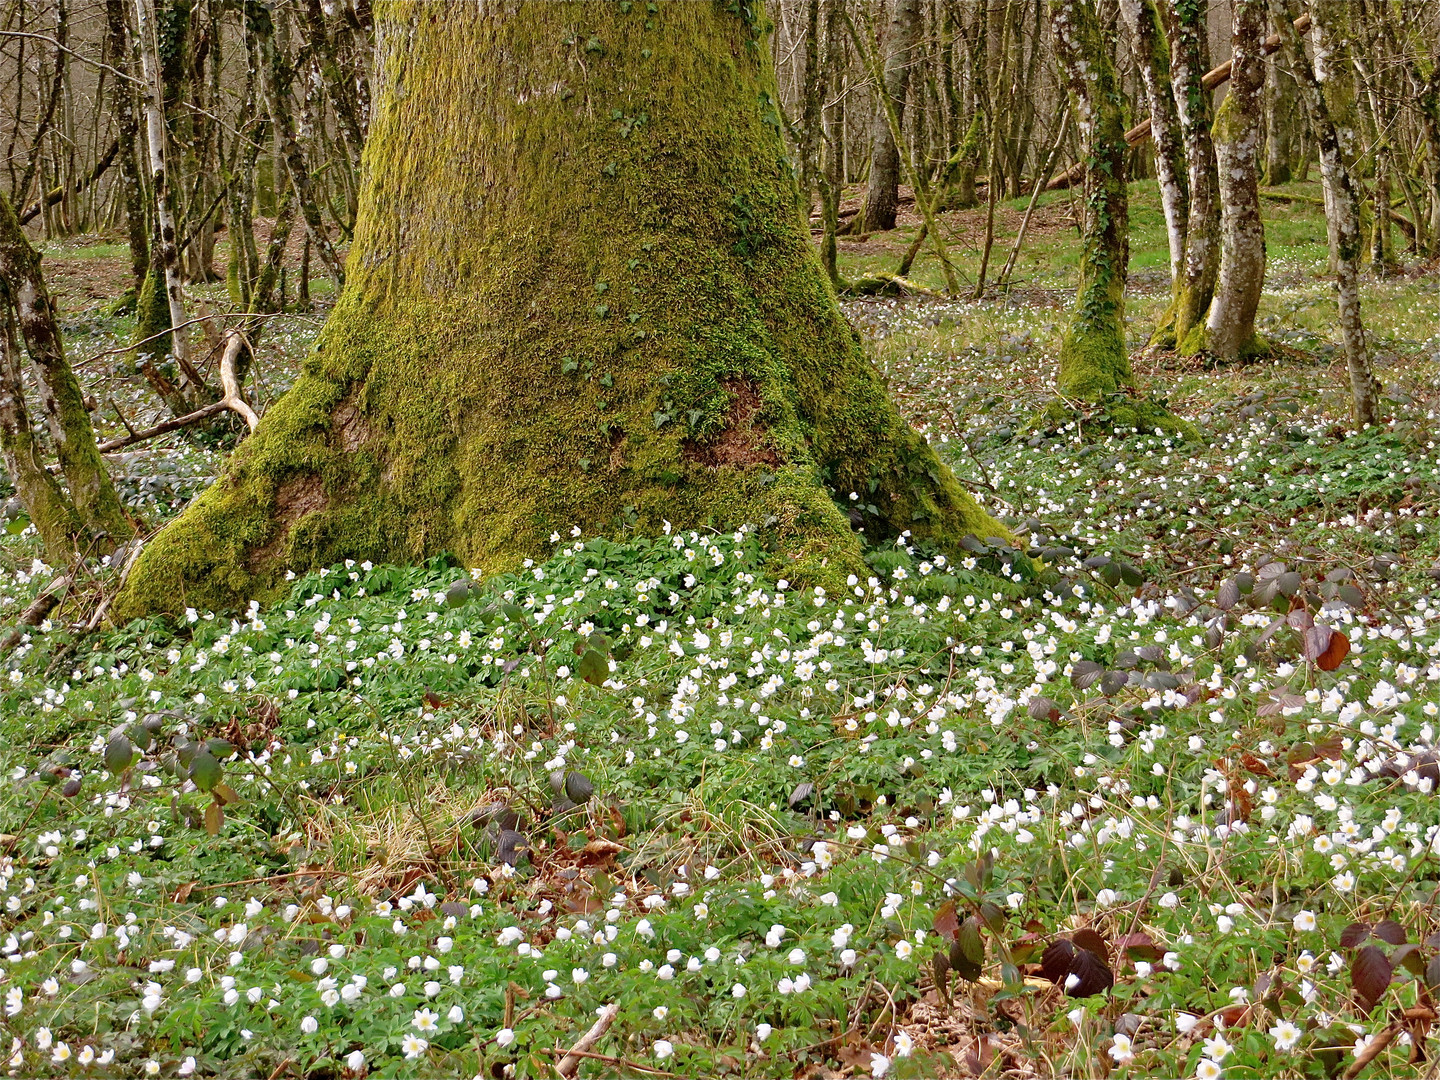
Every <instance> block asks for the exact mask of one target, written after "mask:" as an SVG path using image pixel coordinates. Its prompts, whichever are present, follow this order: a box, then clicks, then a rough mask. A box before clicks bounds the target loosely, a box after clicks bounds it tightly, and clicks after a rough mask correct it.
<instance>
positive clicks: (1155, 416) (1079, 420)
mask: <svg viewBox="0 0 1440 1080" xmlns="http://www.w3.org/2000/svg"><path fill="white" fill-rule="evenodd" d="M1070 424H1074V425H1076V426H1078V427H1079V429H1080V433H1081V435H1082V436H1083V437H1084V438H1086V439H1099V438H1106V437H1109V436H1114V435H1121V436H1124V435H1133V434H1140V435H1160V436H1162V437H1164V436H1168V437H1170V438H1173V439H1180V440H1182V441H1185V442H1201V441H1203V438H1204V437H1203V436H1202V435H1201V434H1200V429H1199V428H1197V427H1196V426H1195V425H1194V424H1192V423H1191V422H1190V421H1189V420H1186V419H1183V418H1182V417H1179V416H1176V415H1175V414H1174V413H1172V412H1171V411H1170V410H1169V409H1168V408H1166V406H1165V405H1164V404H1163V403H1162V402H1159V401H1156V400H1154V399H1153V398H1148V397H1144V396H1142V395H1139V394H1133V393H1130V394H1126V393H1120V394H1112V395H1110V396H1108V397H1106V398H1104V399H1102V400H1101V401H1100V402H1098V403H1095V404H1093V405H1081V404H1079V403H1077V402H1075V401H1071V400H1067V399H1065V398H1058V397H1057V398H1053V399H1052V400H1051V401H1050V402H1049V403H1048V404H1047V405H1046V406H1045V407H1044V408H1042V409H1041V410H1040V411H1039V412H1038V413H1037V414H1036V415H1035V418H1034V420H1033V421H1032V422H1031V426H1032V428H1036V429H1039V430H1042V431H1058V430H1060V429H1062V428H1064V427H1066V426H1067V425H1070Z"/></svg>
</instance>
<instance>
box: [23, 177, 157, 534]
mask: <svg viewBox="0 0 1440 1080" xmlns="http://www.w3.org/2000/svg"><path fill="white" fill-rule="evenodd" d="M0 304H3V305H4V306H6V307H8V308H11V309H13V311H14V315H15V323H16V325H17V326H18V328H19V331H20V336H21V338H23V339H24V342H25V350H26V352H27V353H29V355H30V359H31V360H32V361H33V362H34V364H35V370H36V372H37V373H38V374H39V376H40V377H39V379H38V380H37V387H36V388H37V390H38V391H39V397H40V401H41V404H42V407H43V409H44V413H45V419H46V422H47V426H48V428H49V431H50V440H51V442H52V443H53V444H54V446H55V453H56V456H57V457H58V458H59V459H60V471H61V473H62V474H63V475H64V477H65V484H66V486H67V487H68V488H69V501H70V502H71V504H72V505H73V507H74V511H75V513H74V519H75V520H76V521H78V523H79V525H80V527H81V529H82V530H84V531H85V532H87V533H89V534H90V540H88V541H87V543H86V544H83V545H81V546H82V548H83V547H86V546H91V545H92V544H93V547H94V549H95V550H99V551H110V550H112V549H113V548H114V547H115V545H116V544H118V543H120V542H121V541H122V540H125V539H126V538H128V537H129V536H130V535H131V534H132V532H133V531H134V530H133V529H132V528H131V525H130V522H129V520H128V519H127V517H126V516H125V512H124V510H122V509H121V507H120V499H119V497H118V496H117V495H116V494H115V487H114V485H113V484H112V483H111V482H110V474H109V472H108V471H107V470H106V468H105V462H104V461H103V460H102V459H101V457H100V451H99V449H98V448H97V447H96V443H95V429H94V427H93V426H92V425H91V423H90V412H89V410H88V409H86V407H85V396H84V394H83V393H82V392H81V390H80V383H79V382H78V381H77V380H76V378H75V373H74V371H72V370H71V368H70V364H69V362H68V361H67V360H66V359H65V348H64V344H63V342H62V341H61V338H60V330H59V327H58V326H57V325H56V323H55V307H54V304H53V303H52V302H51V300H50V294H49V292H48V291H47V290H46V288H45V279H44V277H43V276H42V274H41V273H40V254H39V252H37V251H36V250H35V249H34V248H33V247H31V245H30V242H29V241H28V240H27V239H26V238H25V234H24V233H23V232H22V231H21V228H20V222H19V220H18V219H17V218H16V216H15V211H14V209H13V208H12V207H11V206H10V202H9V200H8V199H6V198H5V197H4V196H3V195H0ZM7 348H8V346H7ZM9 362H10V363H12V364H13V363H16V361H15V360H14V358H12V359H11V361H9ZM17 377H18V372H17ZM12 382H13V380H12V379H11V377H9V376H7V383H12ZM16 389H18V387H16V386H14V385H12V386H10V387H9V389H7V393H9V392H12V391H14V390H16ZM11 409H12V410H23V393H22V394H21V395H20V401H19V402H18V403H17V404H16V405H13V406H11ZM13 415H14V416H15V418H16V419H15V422H16V423H19V422H20V418H21V416H22V412H20V411H14V412H13ZM16 452H17V453H18V454H20V455H21V456H24V455H25V454H26V453H28V451H27V450H26V448H25V447H24V446H23V445H19V444H17V450H16ZM32 520H34V511H32ZM43 535H44V533H43V532H42V536H43ZM77 535H78V533H77ZM50 543H51V541H50V539H49V538H47V539H46V544H47V546H49V545H50ZM71 550H72V551H73V550H75V549H74V547H72V548H71Z"/></svg>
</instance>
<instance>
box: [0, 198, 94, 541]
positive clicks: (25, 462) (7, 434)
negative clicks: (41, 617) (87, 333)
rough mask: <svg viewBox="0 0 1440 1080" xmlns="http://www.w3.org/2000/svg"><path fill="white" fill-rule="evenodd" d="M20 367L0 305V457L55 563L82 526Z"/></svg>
mask: <svg viewBox="0 0 1440 1080" xmlns="http://www.w3.org/2000/svg"><path fill="white" fill-rule="evenodd" d="M0 197H3V196H0ZM24 367H25V365H24V361H23V359H22V357H21V352H20V341H19V339H18V338H17V337H16V335H15V321H14V316H13V313H12V312H11V310H10V305H9V304H8V303H0V455H3V458H4V461H5V472H6V473H7V474H9V476H10V482H11V483H13V484H14V485H15V494H16V495H17V496H18V497H19V499H20V502H21V504H22V505H23V506H24V507H25V510H26V512H27V513H28V514H29V515H30V523H31V524H32V525H34V526H35V531H36V532H37V533H38V534H39V536H40V543H41V544H42V545H43V547H44V548H45V553H46V555H47V556H48V557H49V558H50V559H51V561H52V562H60V561H63V560H68V559H69V558H70V557H71V556H72V555H73V554H74V551H75V546H76V545H75V541H76V538H77V537H79V536H80V534H81V532H82V531H83V526H82V525H81V523H80V516H79V515H78V514H76V513H75V507H74V506H72V505H71V503H70V500H69V499H67V498H66V497H65V492H64V491H63V490H61V488H60V484H59V481H57V480H56V479H55V477H53V476H52V475H50V470H49V469H47V468H45V458H44V456H43V455H42V454H41V453H40V447H39V445H38V443H37V442H36V441H35V432H34V430H33V429H32V428H31V426H30V410H29V409H28V408H27V407H26V405H25V377H24V374H23V373H24Z"/></svg>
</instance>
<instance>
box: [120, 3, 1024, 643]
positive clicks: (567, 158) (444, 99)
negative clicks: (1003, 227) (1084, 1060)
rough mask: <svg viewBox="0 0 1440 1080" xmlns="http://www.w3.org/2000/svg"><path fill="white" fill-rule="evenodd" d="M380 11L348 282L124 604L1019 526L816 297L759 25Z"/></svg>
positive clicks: (780, 558)
mask: <svg viewBox="0 0 1440 1080" xmlns="http://www.w3.org/2000/svg"><path fill="white" fill-rule="evenodd" d="M750 10H752V9H750V8H748V7H742V8H741V11H742V12H747V13H748V12H749V11H750ZM376 22H377V81H376V86H377V93H376V97H375V114H374V118H373V120H372V124H371V128H370V136H369V140H368V142H367V144H366V148H365V155H364V163H363V166H364V167H363V172H364V179H363V186H362V191H361V198H360V213H359V219H358V222H357V225H356V231H355V240H354V246H353V247H352V249H351V252H350V255H349V260H348V273H347V280H346V285H345V291H344V293H343V295H342V296H341V297H340V299H339V301H338V303H337V305H336V308H335V310H334V313H333V314H332V315H331V316H330V319H329V322H328V323H327V325H326V327H325V330H324V333H323V335H322V338H321V340H320V342H319V343H318V344H317V346H316V350H315V352H314V354H313V355H312V356H311V357H310V358H309V359H308V360H307V362H306V364H305V366H304V369H303V371H302V373H301V375H300V377H299V379H298V380H297V382H296V384H295V386H294V388H293V389H291V390H290V391H289V393H287V394H286V395H285V396H284V397H283V398H281V399H280V400H279V401H278V402H276V403H275V405H274V406H272V408H271V409H270V411H269V412H268V413H267V414H266V416H265V418H264V420H263V421H262V423H261V424H260V427H259V428H258V430H257V431H256V432H255V433H254V434H253V435H252V436H251V437H250V438H249V439H248V440H246V441H245V442H244V443H243V444H241V446H240V448H239V449H238V450H237V452H236V454H235V456H234V457H233V458H232V460H231V462H230V464H229V466H228V468H227V470H226V472H225V475H224V476H223V477H222V478H221V479H220V480H219V481H218V482H217V483H216V484H215V485H214V486H213V487H212V488H210V489H209V490H208V491H206V492H205V493H203V494H202V495H201V496H200V497H199V498H198V499H197V500H196V502H195V503H194V504H193V505H192V506H191V507H190V508H189V509H188V510H187V511H186V512H185V513H184V514H183V515H182V516H181V517H180V518H179V519H178V520H176V521H175V522H174V523H172V524H171V525H169V526H168V527H167V528H165V529H164V530H163V531H162V532H161V533H160V534H159V535H158V536H157V537H156V538H155V539H154V540H153V541H152V542H151V544H150V546H149V547H148V548H147V549H146V551H145V553H144V554H143V555H142V556H141V558H140V560H139V561H138V562H137V564H136V566H135V568H134V570H133V572H132V574H131V576H130V579H129V582H128V584H127V587H126V589H125V591H124V592H123V593H122V594H121V595H120V597H119V598H118V599H117V602H116V605H115V608H114V609H113V610H114V611H115V614H116V616H117V617H120V618H124V617H127V616H130V615H136V614H140V613H143V612H148V611H155V610H172V611H173V610H177V609H179V608H181V607H183V606H186V605H193V606H197V607H210V608H217V607H224V606H231V605H236V604H241V603H244V602H245V601H246V600H247V599H248V598H251V597H257V598H263V597H265V596H266V595H267V594H269V593H270V592H272V591H273V589H274V588H276V586H277V584H278V583H279V582H280V581H281V579H282V577H283V574H284V572H285V571H286V570H291V569H293V570H305V569H307V568H309V567H313V566H316V565H325V564H328V563H331V562H334V561H336V560H339V559H341V558H345V557H354V558H371V559H376V560H382V559H383V560H413V559H417V558H420V557H423V556H426V555H430V554H434V553H436V552H441V551H449V552H452V553H454V554H455V555H456V556H458V557H459V558H460V559H461V560H462V561H463V562H465V563H466V564H467V565H470V566H473V567H479V568H482V569H485V570H497V569H501V568H507V567H512V566H514V565H516V564H517V563H518V561H519V560H520V559H521V558H522V557H524V556H530V555H538V554H542V553H543V552H544V551H545V550H547V538H548V536H549V535H550V534H551V532H552V531H554V530H562V529H563V530H568V529H569V527H570V526H571V525H580V526H582V527H583V528H585V529H587V530H604V531H613V530H618V529H621V528H623V527H624V526H625V523H629V524H630V525H631V526H632V527H634V528H636V529H639V530H642V531H647V532H648V531H656V532H658V531H659V530H660V528H661V525H662V523H663V522H664V521H666V520H668V521H670V522H673V523H675V524H680V525H685V526H705V525H709V526H714V527H723V528H730V527H735V526H738V525H741V524H743V523H747V522H749V523H754V524H756V525H757V526H758V527H760V528H761V530H762V532H763V534H764V536H765V538H766V539H767V540H768V541H769V542H770V544H771V545H772V550H774V551H775V552H776V553H777V554H776V556H775V557H776V560H777V561H776V570H777V572H783V573H784V574H785V575H786V576H787V577H790V578H792V579H793V580H834V579H835V578H836V577H837V576H839V577H840V579H841V580H843V575H844V574H846V573H848V572H852V571H855V570H857V569H858V568H859V567H860V565H861V564H860V552H861V547H860V540H859V538H858V537H857V536H856V534H855V532H854V527H861V528H863V529H864V530H865V531H866V533H867V535H869V536H870V537H873V538H876V539H880V538H882V537H887V536H894V535H896V534H898V533H900V532H902V531H905V530H909V531H910V532H911V534H912V535H913V536H914V537H915V538H917V539H920V540H927V541H932V542H934V543H936V544H938V545H940V546H942V547H946V548H950V549H952V550H953V549H955V548H956V545H958V542H959V541H960V539H961V538H962V537H963V536H964V535H966V534H974V535H977V536H979V537H981V538H984V537H987V536H1000V537H1005V536H1007V535H1008V534H1007V533H1006V532H1005V530H1004V529H1003V527H1002V526H1000V525H999V524H998V523H997V522H995V521H994V520H992V519H991V518H990V517H989V516H988V515H986V514H985V513H984V512H983V511H982V510H981V509H980V507H979V506H978V505H977V504H976V503H975V502H974V501H973V500H971V499H970V497H969V496H968V495H966V494H965V492H964V491H963V489H962V488H961V487H960V486H959V484H958V482H957V481H956V480H955V478H954V476H953V475H952V474H951V473H950V472H949V470H948V469H946V468H945V467H944V465H942V464H941V463H940V461H939V460H938V459H937V458H936V456H935V454H934V452H933V451H932V450H931V449H930V447H929V446H928V444H927V443H926V442H925V440H924V439H923V438H921V437H920V436H919V435H918V434H917V433H916V432H915V431H914V430H913V429H911V428H910V427H909V426H908V425H907V424H906V423H905V422H904V420H903V419H902V418H901V416H900V414H899V413H898V411H897V410H896V408H895V406H894V404H893V403H892V402H891V401H890V400H889V398H888V396H887V394H886V392H885V389H884V386H883V385H882V383H881V381H880V379H879V377H878V375H877V374H876V372H875V370H874V368H873V366H872V365H871V364H870V362H869V360H868V358H867V356H866V354H865V351H864V349H863V346H862V344H861V342H860V340H859V338H858V336H857V335H856V334H855V332H854V331H853V330H852V329H851V328H850V327H849V326H848V325H847V324H846V322H845V320H844V317H843V315H842V314H841V312H840V310H839V307H838V306H837V304H836V302H835V296H834V293H833V291H832V290H831V288H830V284H829V282H828V281H827V280H826V276H825V273H824V271H823V270H822V269H821V266H820V263H819V260H818V258H817V257H816V255H815V252H814V250H813V248H812V246H811V244H810V238H809V234H808V229H807V227H806V223H805V222H803V221H802V220H801V218H800V215H799V214H798V212H797V205H798V197H797V196H798V193H797V189H796V186H795V182H794V178H793V175H792V173H791V170H790V168H789V165H788V163H787V160H786V155H785V147H784V144H783V142H782V139H781V130H780V124H781V121H780V117H779V115H778V111H777V110H776V108H775V106H774V104H773V95H774V89H773V85H774V84H773V75H772V72H771V70H770V63H769V59H768V57H769V51H768V48H767V47H765V46H764V45H763V43H762V42H761V41H760V40H759V39H760V37H761V34H762V29H761V27H760V26H758V25H757V24H756V21H754V20H752V19H748V18H747V17H746V16H745V15H744V14H734V13H732V12H731V11H730V10H729V9H728V8H727V7H726V6H724V5H722V4H721V3H719V2H714V3H698V2H697V3H673V4H661V5H658V10H655V11H649V10H647V5H644V4H638V3H637V4H634V5H633V6H632V5H622V4H615V3H609V2H602V0H591V2H583V3H573V4H552V3H547V2H538V0H537V2H532V3H519V4H509V5H505V6H504V7H503V8H502V6H501V5H488V4H487V5H479V4H473V3H470V2H468V0H452V2H448V3H438V2H393V3H387V4H385V5H384V6H382V7H378V8H377V10H376ZM852 492H853V493H855V495H856V498H855V499H854V501H851V500H850V494H851V493H852ZM837 500H838V502H837ZM840 504H843V505H844V506H845V508H846V509H844V510H842V509H841V505H840ZM847 513H848V515H849V516H847Z"/></svg>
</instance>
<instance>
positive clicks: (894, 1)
mask: <svg viewBox="0 0 1440 1080" xmlns="http://www.w3.org/2000/svg"><path fill="white" fill-rule="evenodd" d="M891 5H892V6H891V9H890V27H889V29H888V30H887V31H886V34H885V44H884V49H885V63H884V76H883V78H882V80H881V85H879V86H877V87H876V88H875V92H876V94H877V95H880V101H878V102H877V103H876V108H875V117H874V119H873V120H872V121H871V127H870V179H869V182H868V184H867V186H866V189H865V206H864V208H863V209H862V210H861V214H860V217H861V220H862V222H863V224H862V225H861V230H862V231H864V232H876V231H878V230H882V229H893V228H894V227H895V212H896V210H898V209H899V206H900V154H901V153H902V151H901V148H900V146H899V144H898V143H897V142H896V140H895V135H894V134H893V132H892V130H891V123H890V117H889V115H888V114H889V112H890V111H891V110H893V112H894V115H895V117H896V119H897V120H899V121H900V122H902V123H903V121H904V119H905V92H906V89H907V87H908V86H909V82H910V68H911V65H913V64H914V62H915V50H916V48H917V46H918V45H919V42H920V0H891ZM887 98H888V99H889V104H888V106H887V104H886V100H885V99H887ZM916 198H919V196H918V194H917V196H916Z"/></svg>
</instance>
